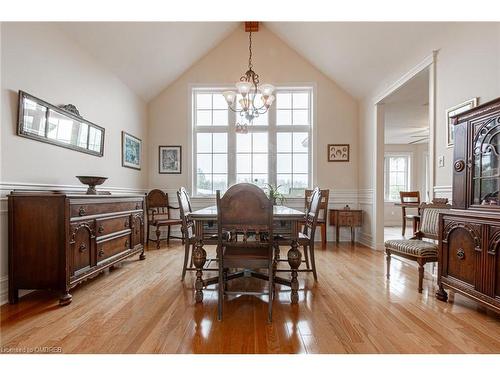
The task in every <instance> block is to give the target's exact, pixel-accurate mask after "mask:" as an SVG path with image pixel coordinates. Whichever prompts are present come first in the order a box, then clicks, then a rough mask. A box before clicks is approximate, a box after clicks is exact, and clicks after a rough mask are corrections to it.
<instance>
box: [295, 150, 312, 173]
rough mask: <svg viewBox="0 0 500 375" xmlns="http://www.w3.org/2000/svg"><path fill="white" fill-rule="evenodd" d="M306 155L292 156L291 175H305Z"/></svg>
mask: <svg viewBox="0 0 500 375" xmlns="http://www.w3.org/2000/svg"><path fill="white" fill-rule="evenodd" d="M308 160H309V158H308V157H307V154H294V155H293V171H292V172H293V173H307V172H308V170H309V167H308Z"/></svg>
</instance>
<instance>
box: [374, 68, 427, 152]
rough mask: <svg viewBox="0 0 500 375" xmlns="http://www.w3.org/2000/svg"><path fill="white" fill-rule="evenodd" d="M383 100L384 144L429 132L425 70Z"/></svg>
mask: <svg viewBox="0 0 500 375" xmlns="http://www.w3.org/2000/svg"><path fill="white" fill-rule="evenodd" d="M383 103H384V116H385V122H384V125H385V126H384V130H385V132H384V137H385V143H386V144H408V143H411V142H418V141H419V140H421V139H422V138H424V137H425V136H426V135H428V133H429V72H428V70H425V71H423V72H421V73H419V74H418V75H416V76H415V77H413V78H412V79H411V80H410V81H408V82H407V83H406V84H404V85H403V86H402V87H400V88H399V89H398V90H396V91H395V92H394V93H392V94H391V95H390V96H388V97H387V98H385V99H384V100H383ZM427 142H428V140H422V141H420V142H419V143H427Z"/></svg>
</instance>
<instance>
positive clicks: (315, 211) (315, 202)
mask: <svg viewBox="0 0 500 375" xmlns="http://www.w3.org/2000/svg"><path fill="white" fill-rule="evenodd" d="M311 191H312V194H311V199H310V201H309V205H308V206H307V207H306V217H305V223H304V229H303V231H302V233H304V234H305V235H307V236H310V237H309V238H310V239H311V241H314V234H315V232H316V223H317V222H318V216H319V212H320V209H321V203H322V199H321V198H322V196H321V190H320V189H319V188H318V187H317V188H315V189H314V190H311Z"/></svg>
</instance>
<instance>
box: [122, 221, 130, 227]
mask: <svg viewBox="0 0 500 375" xmlns="http://www.w3.org/2000/svg"><path fill="white" fill-rule="evenodd" d="M123 225H124V226H125V228H128V227H129V222H128V219H127V220H125V223H124V224H123Z"/></svg>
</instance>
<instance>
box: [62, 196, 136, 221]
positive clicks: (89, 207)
mask: <svg viewBox="0 0 500 375" xmlns="http://www.w3.org/2000/svg"><path fill="white" fill-rule="evenodd" d="M142 209H143V201H142V200H140V201H129V202H116V203H114V202H113V203H98V204H92V203H88V204H85V203H84V204H78V203H73V202H72V203H71V208H70V211H71V217H83V216H89V215H99V214H106V213H113V212H122V211H133V210H142Z"/></svg>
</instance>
